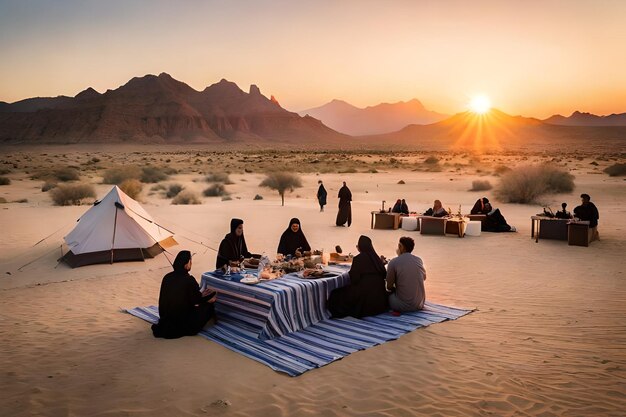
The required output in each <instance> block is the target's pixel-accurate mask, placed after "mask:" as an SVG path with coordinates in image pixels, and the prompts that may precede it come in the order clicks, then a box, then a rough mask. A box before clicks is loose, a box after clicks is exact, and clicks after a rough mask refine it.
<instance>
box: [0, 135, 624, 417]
mask: <svg viewBox="0 0 626 417" xmlns="http://www.w3.org/2000/svg"><path fill="white" fill-rule="evenodd" d="M105 151H106V150H102V149H97V148H96V149H90V150H88V151H84V150H83V151H75V150H74V148H64V147H58V148H54V147H50V148H47V149H45V150H37V151H36V152H30V153H27V151H24V150H22V149H17V150H14V149H9V150H7V149H5V150H3V154H2V159H3V161H4V162H5V165H7V166H8V165H11V166H12V164H13V162H14V161H15V160H19V162H14V163H15V164H16V166H17V167H12V168H11V172H10V173H8V174H7V176H8V177H9V178H11V184H10V185H6V186H1V187H0V197H3V198H5V199H6V200H7V201H8V202H7V203H5V204H0V224H1V225H2V231H3V239H2V240H1V241H0V273H1V274H2V275H1V278H0V353H1V354H0V370H1V371H0V372H1V376H2V377H1V378H0V391H1V392H2V399H0V409H1V410H2V412H1V414H2V415H6V416H22V415H45V416H66V415H69V416H87V415H89V416H126V415H130V416H142V415H145V416H161V415H162V416H195V415H219V416H231V415H232V416H249V415H254V416H288V415H290V416H291V415H294V416H296V415H297V416H306V415H311V416H313V415H315V416H320V415H321V416H345V415H359V416H416V415H425V416H426V415H428V416H445V417H450V416H484V415H493V416H543V417H548V416H615V417H617V416H623V415H624V410H625V409H626V396H625V395H624V392H626V327H625V324H624V323H625V319H626V281H625V278H626V277H625V276H624V270H625V268H624V266H625V262H624V253H626V237H625V235H624V232H625V229H626V221H625V220H624V219H625V218H626V192H625V188H624V186H625V185H626V183H625V182H624V180H623V178H622V177H609V176H607V175H606V174H603V173H602V171H601V169H602V168H603V167H604V166H606V165H609V164H610V163H612V158H603V159H599V161H600V163H599V165H590V163H591V162H594V161H595V160H596V159H597V155H588V156H585V157H584V158H581V159H576V158H572V157H571V155H570V156H568V155H563V154H558V155H547V154H542V153H536V154H533V153H529V154H528V155H525V156H524V155H521V156H519V155H489V156H483V157H482V160H478V161H476V160H474V162H472V161H471V157H470V156H467V155H465V156H463V155H456V156H455V157H454V158H456V159H458V161H457V160H454V158H450V160H449V161H447V162H448V165H446V166H443V167H442V168H441V169H427V168H424V169H420V170H413V169H414V167H415V166H417V165H416V164H417V162H414V161H413V162H411V161H408V159H407V160H405V161H400V162H396V163H393V162H389V157H388V155H387V156H384V155H383V156H381V155H376V154H374V155H361V156H355V157H352V156H350V159H351V160H353V159H354V160H363V161H366V162H367V161H374V162H378V165H376V164H375V163H371V164H369V165H361V164H359V163H356V162H355V163H352V162H351V163H350V164H351V165H350V166H351V167H353V168H354V169H352V170H350V171H349V172H345V173H338V172H337V171H338V169H337V168H335V169H334V170H333V166H341V167H344V166H345V165H344V164H341V163H340V164H339V165H337V164H336V163H335V164H331V163H327V161H328V160H329V158H330V156H329V155H322V156H321V157H320V160H321V162H320V161H318V162H314V163H311V161H310V160H313V159H315V158H309V159H310V160H309V164H306V165H305V164H303V165H302V166H301V169H300V170H301V171H303V172H304V173H303V174H302V178H303V183H304V187H303V188H299V189H297V190H295V191H294V192H293V193H291V194H287V196H286V203H285V206H284V207H281V206H280V198H279V196H278V194H277V193H276V192H274V191H270V190H268V189H263V188H259V187H258V184H259V182H260V181H261V179H262V178H263V174H262V169H261V168H262V167H261V166H259V164H261V163H260V162H259V164H257V165H254V164H252V163H250V164H247V163H245V166H244V165H242V164H243V163H239V164H237V160H238V159H240V158H239V157H237V158H235V159H234V160H232V161H231V160H229V159H226V160H225V161H224V158H222V157H219V156H218V157H217V158H214V161H212V162H207V160H206V155H204V154H202V155H200V156H197V157H196V155H195V153H190V154H189V155H185V158H184V160H183V159H181V158H179V159H176V157H174V156H169V157H167V156H164V155H163V154H158V153H156V154H149V153H145V152H144V153H143V154H142V153H141V152H138V153H137V154H133V153H131V152H129V153H128V154H127V156H126V157H125V158H126V159H123V160H122V161H121V158H119V155H117V156H116V155H115V152H116V151H117V150H116V149H110V151H111V155H113V157H111V159H110V160H109V159H107V157H106V155H107V154H106V153H105ZM72 152H75V153H72ZM43 154H45V155H43ZM62 154H66V155H65V156H62ZM94 155H96V156H98V158H99V159H101V162H100V163H99V165H100V168H103V167H107V166H108V165H110V164H112V163H113V162H112V161H114V162H116V163H120V161H121V163H127V164H132V163H139V161H141V160H142V158H147V160H151V159H152V158H154V161H155V162H159V161H162V163H167V164H169V165H172V166H174V167H175V168H177V169H179V170H180V173H179V174H177V175H174V176H173V177H172V178H170V179H169V180H168V181H166V182H165V183H166V184H167V183H174V182H176V183H179V184H182V185H184V186H185V187H186V188H188V189H192V190H195V191H197V192H198V193H200V192H201V191H202V190H203V189H204V188H206V186H207V184H206V183H203V182H202V178H203V174H204V173H206V172H208V171H211V170H212V169H218V170H224V169H229V170H230V171H231V175H230V178H231V180H232V181H233V184H231V185H227V186H226V187H227V190H228V191H229V192H230V193H231V197H232V200H230V201H222V199H221V198H219V197H202V204H200V205H172V204H170V200H168V199H165V198H164V197H162V196H161V195H160V193H158V192H153V193H152V195H150V194H151V192H150V185H146V186H144V191H143V192H142V194H141V195H140V197H139V200H140V201H141V202H142V204H143V206H144V208H145V209H146V210H147V211H148V212H149V213H150V214H151V215H152V216H153V217H154V218H155V220H156V221H157V222H159V223H160V224H162V225H163V226H165V227H168V228H171V229H172V230H174V231H175V232H176V235H175V236H176V239H177V240H178V242H179V243H180V245H179V246H176V247H174V248H172V254H170V255H167V256H169V257H170V259H171V258H172V256H173V255H175V253H176V252H177V251H178V250H180V249H190V250H191V251H192V252H195V257H194V264H193V270H192V274H193V275H195V277H196V278H198V279H199V277H200V275H201V274H202V272H203V271H206V270H210V269H212V268H213V266H214V262H215V251H214V250H212V249H210V248H216V247H217V245H218V243H219V241H220V239H221V238H222V237H223V235H224V234H225V233H227V231H228V222H229V219H230V218H231V217H241V218H243V219H244V220H245V225H244V226H245V234H246V240H247V242H248V246H249V247H250V248H251V249H252V250H253V251H256V252H266V253H268V254H273V253H274V252H275V250H276V249H275V248H276V246H277V244H278V239H279V236H280V234H281V233H282V231H283V230H284V229H285V228H286V227H287V223H288V221H289V219H290V218H291V217H299V218H300V220H301V221H302V228H303V230H304V232H305V233H306V235H307V238H308V240H309V242H311V244H312V246H313V247H315V248H317V249H322V248H323V249H324V250H326V251H329V250H330V249H331V248H333V247H334V246H335V245H337V244H339V245H341V246H342V247H343V248H344V251H345V252H348V251H352V252H354V251H355V244H356V241H357V239H358V237H359V235H361V234H366V235H368V236H370V237H371V238H372V240H373V242H374V246H375V248H376V249H377V251H378V252H379V253H380V254H384V255H386V256H388V257H391V256H392V255H394V249H395V246H396V244H397V240H398V238H399V237H400V236H403V235H409V236H412V237H413V238H414V239H415V241H416V249H415V251H414V253H415V254H417V255H418V256H420V257H422V259H423V260H424V263H425V265H426V268H427V271H428V280H427V281H426V291H427V299H428V300H430V301H433V302H437V303H442V304H446V305H451V306H457V307H465V308H476V309H477V311H475V312H474V313H472V314H470V315H468V316H465V317H463V318H461V319H459V320H456V321H452V322H445V323H441V324H436V325H433V326H430V327H428V328H425V329H419V330H417V331H414V332H412V333H409V334H407V335H405V336H403V337H401V338H400V339H399V340H397V341H393V342H389V343H386V344H384V345H382V346H378V347H375V348H372V349H369V350H366V351H361V352H357V353H355V354H352V355H349V356H348V357H346V358H344V359H342V360H340V361H337V362H334V363H331V364H330V365H328V366H325V367H322V368H320V369H315V370H313V371H310V372H307V373H305V374H304V375H302V376H299V377H296V378H291V377H288V376H286V375H283V374H280V373H276V372H274V371H272V370H271V369H270V368H268V367H266V366H264V365H262V364H260V363H257V362H254V361H252V360H250V359H247V358H245V357H243V356H240V355H238V354H236V353H233V352H231V351H229V350H227V349H226V348H224V347H222V346H219V345H217V344H215V343H212V342H209V341H207V340H205V339H203V338H201V337H186V338H183V339H179V340H158V339H155V338H153V337H152V334H151V332H150V327H149V325H148V323H146V322H144V321H142V320H139V319H137V318H134V317H132V316H130V315H128V314H126V313H124V312H122V309H125V308H131V307H134V306H139V305H151V304H155V303H157V300H158V292H159V285H160V282H161V279H162V277H163V275H164V274H165V273H167V272H169V271H170V266H169V263H168V261H167V259H166V255H165V254H161V255H159V256H157V257H156V258H154V259H150V260H147V261H146V262H139V263H123V264H114V265H94V266H87V267H83V268H78V269H70V268H69V267H68V266H66V265H64V264H58V265H57V262H56V259H57V258H58V257H59V256H60V255H61V243H62V237H63V236H64V234H66V233H67V232H69V231H70V230H71V228H72V227H73V226H74V225H75V222H76V219H78V217H79V216H80V215H81V214H82V213H84V212H85V211H86V210H87V209H88V208H89V206H88V205H83V206H69V207H56V206H53V205H52V203H51V201H50V197H49V196H48V193H44V192H41V185H42V181H41V180H33V179H30V176H31V175H32V171H33V170H34V169H35V168H37V167H45V166H47V164H57V163H61V164H63V163H65V164H75V165H80V166H81V167H83V169H81V173H82V175H83V177H82V180H83V181H86V182H90V183H92V184H94V185H95V187H96V191H97V194H98V197H102V196H104V194H105V193H106V192H108V190H109V189H110V188H111V186H110V185H105V184H100V182H101V177H100V175H101V170H100V171H99V170H98V169H91V168H89V166H88V165H84V161H87V160H88V159H89V158H93V157H94ZM146 155H147V156H146ZM172 155H175V153H174V152H172ZM176 155H177V154H176ZM240 156H241V155H240ZM426 156H428V155H424V154H420V155H415V156H414V158H415V160H420V161H421V160H423V159H424V158H425V157H426ZM332 157H337V158H338V159H339V160H340V161H341V160H343V161H345V159H346V158H345V157H342V156H341V155H339V156H336V155H335V156H332ZM267 158H269V156H267V155H261V156H260V157H259V160H261V161H262V160H267ZM439 158H441V163H442V164H443V163H444V161H446V156H445V155H439ZM622 158H623V157H622ZM46 159H49V161H46ZM165 159H172V160H171V161H169V162H165ZM196 159H198V160H199V161H200V162H195V160H196ZM292 159H293V158H292ZM292 159H290V157H289V155H286V156H285V155H283V156H281V157H279V158H278V160H277V161H272V163H273V164H274V165H280V164H284V165H289V164H291V165H293V163H294V162H293V160H292ZM379 159H380V161H378V160H379ZM479 159H480V158H479ZM8 161H11V164H9V163H8ZM229 161H230V162H229ZM546 161H555V162H557V163H560V164H562V165H563V166H567V167H568V169H569V170H570V172H572V173H573V174H574V175H575V176H576V179H575V184H576V188H575V190H574V191H573V193H571V194H563V195H552V196H548V197H546V198H545V201H544V203H547V204H548V205H550V206H551V207H552V208H553V209H556V208H558V206H559V205H560V203H561V202H562V201H565V202H568V204H569V208H570V209H572V208H573V207H574V206H575V205H577V204H578V202H579V201H580V200H579V198H578V195H579V194H580V193H582V192H586V193H588V194H590V195H591V196H592V200H593V201H594V202H595V203H596V205H597V206H598V207H599V210H600V228H599V231H600V236H601V240H600V241H597V242H593V243H592V244H591V245H590V246H589V247H574V246H568V245H567V243H566V242H562V241H549V240H543V241H539V243H535V241H534V240H532V239H531V238H530V216H531V215H533V214H536V213H539V212H540V211H541V206H540V205H521V204H503V203H499V202H497V200H495V199H494V198H492V191H484V192H470V191H468V189H469V188H470V186H471V182H472V180H474V179H487V180H489V181H490V182H491V183H492V184H494V185H495V184H497V182H498V177H497V176H494V174H493V170H494V167H497V166H499V165H509V166H510V165H515V164H518V163H523V162H546ZM622 162H623V161H622ZM454 164H457V165H454ZM420 166H422V165H420ZM246 167H247V168H251V169H249V170H250V171H252V172H245V171H244V168H246ZM374 167H377V168H375V170H376V172H371V170H372V169H373V168H374ZM485 167H489V169H486V168H485ZM181 168H182V169H181ZM26 171H30V172H28V173H27V172H26ZM353 171H354V172H353ZM318 179H322V180H324V183H325V185H326V188H327V190H328V191H329V205H328V206H327V209H326V211H325V212H323V213H320V212H319V208H318V206H317V203H316V201H315V192H316V190H317V180H318ZM343 180H345V181H347V182H348V186H349V187H350V188H351V190H352V193H353V200H354V201H353V205H352V210H353V224H352V226H351V227H350V228H338V227H336V226H334V220H335V215H336V205H337V199H336V193H337V190H338V188H339V186H340V185H341V181H343ZM399 180H403V181H404V182H405V184H398V181H399ZM256 194H261V195H262V196H263V197H264V199H263V200H258V201H253V197H254V196H255V195H256ZM483 195H486V196H488V197H490V199H491V200H492V201H494V202H495V205H496V206H497V207H499V208H500V209H501V211H502V213H503V214H504V216H505V217H506V219H507V221H508V222H509V223H510V224H512V225H514V226H516V227H517V230H518V232H517V233H502V234H495V233H483V234H482V235H481V236H480V237H466V238H463V239H459V238H455V237H451V236H447V237H440V236H422V235H420V234H419V233H418V232H406V231H402V230H395V231H394V230H370V211H372V210H376V209H378V208H379V207H380V205H381V201H382V200H386V201H387V204H391V203H392V202H393V201H395V200H396V199H397V198H405V199H406V200H407V203H408V205H409V208H410V209H411V210H412V211H418V212H422V211H424V210H426V209H427V208H428V207H429V206H430V205H431V204H432V201H433V200H434V199H435V198H438V199H440V200H442V202H443V204H444V207H446V208H447V207H450V208H452V210H453V211H454V212H456V210H457V209H458V206H459V205H461V206H462V211H463V212H464V213H467V212H469V209H470V208H471V206H472V205H473V203H474V201H476V199H477V198H479V197H481V196H483ZM22 199H26V200H27V202H23V203H18V202H15V201H19V200H22ZM46 237H47V239H45V240H44V241H43V242H41V243H39V244H37V245H36V246H33V245H35V244H36V243H37V242H39V241H40V240H41V239H43V238H46ZM198 242H201V244H200V243H198ZM207 246H208V247H207ZM209 247H210V248H209ZM24 265H25V266H24ZM20 267H21V268H20Z"/></svg>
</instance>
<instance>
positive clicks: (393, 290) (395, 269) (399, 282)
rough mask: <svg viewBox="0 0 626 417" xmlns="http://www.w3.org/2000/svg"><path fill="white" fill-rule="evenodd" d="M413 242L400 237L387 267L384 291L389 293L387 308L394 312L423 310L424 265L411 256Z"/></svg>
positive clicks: (424, 299) (408, 238) (424, 298)
mask: <svg viewBox="0 0 626 417" xmlns="http://www.w3.org/2000/svg"><path fill="white" fill-rule="evenodd" d="M414 247H415V241H414V240H413V239H411V238H410V237H406V236H405V237H401V238H400V241H399V242H398V248H397V249H396V253H397V254H398V257H396V258H393V259H392V260H391V261H389V264H388V265H387V277H386V290H387V292H388V293H389V307H391V310H392V311H394V312H403V311H417V310H421V309H422V308H424V302H425V301H426V292H425V289H424V281H425V280H426V270H425V269H424V263H423V262H422V260H421V259H420V258H419V257H418V256H415V255H413V254H412V253H411V252H413V248H414Z"/></svg>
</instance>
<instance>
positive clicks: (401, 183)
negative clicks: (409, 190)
mask: <svg viewBox="0 0 626 417" xmlns="http://www.w3.org/2000/svg"><path fill="white" fill-rule="evenodd" d="M398 184H400V185H404V184H406V182H404V180H400V181H398Z"/></svg>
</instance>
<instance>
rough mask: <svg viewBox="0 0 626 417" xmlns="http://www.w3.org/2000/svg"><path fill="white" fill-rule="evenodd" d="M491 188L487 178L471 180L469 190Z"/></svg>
mask: <svg viewBox="0 0 626 417" xmlns="http://www.w3.org/2000/svg"><path fill="white" fill-rule="evenodd" d="M491 188H493V187H492V186H491V183H490V182H489V181H488V180H474V181H472V188H470V191H487V190H491Z"/></svg>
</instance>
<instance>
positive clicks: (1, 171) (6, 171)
mask: <svg viewBox="0 0 626 417" xmlns="http://www.w3.org/2000/svg"><path fill="white" fill-rule="evenodd" d="M10 173H11V170H10V169H8V168H0V175H6V174H10Z"/></svg>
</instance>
